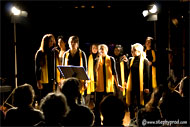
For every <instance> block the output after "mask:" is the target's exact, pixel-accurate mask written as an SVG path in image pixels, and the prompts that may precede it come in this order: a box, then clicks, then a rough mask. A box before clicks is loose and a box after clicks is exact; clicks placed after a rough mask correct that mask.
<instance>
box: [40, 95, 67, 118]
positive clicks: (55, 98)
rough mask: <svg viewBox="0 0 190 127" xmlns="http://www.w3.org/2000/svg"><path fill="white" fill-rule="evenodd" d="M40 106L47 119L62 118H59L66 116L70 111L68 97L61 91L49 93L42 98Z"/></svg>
mask: <svg viewBox="0 0 190 127" xmlns="http://www.w3.org/2000/svg"><path fill="white" fill-rule="evenodd" d="M40 108H41V110H42V111H43V113H44V116H45V119H46V120H47V119H48V120H49V119H50V120H51V119H53V120H60V119H59V118H62V117H65V116H66V115H67V114H68V113H69V111H70V108H69V106H68V104H67V99H66V97H65V95H64V94H63V93H61V92H56V93H55V92H51V93H48V94H47V95H46V96H45V97H44V98H43V99H42V100H41V102H40Z"/></svg>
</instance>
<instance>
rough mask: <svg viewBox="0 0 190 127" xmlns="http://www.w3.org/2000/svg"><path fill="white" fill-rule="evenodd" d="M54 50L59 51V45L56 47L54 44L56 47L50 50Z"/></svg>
mask: <svg viewBox="0 0 190 127" xmlns="http://www.w3.org/2000/svg"><path fill="white" fill-rule="evenodd" d="M56 50H57V51H59V47H58V46H56V47H54V48H52V50H51V51H53V52H54V51H56Z"/></svg>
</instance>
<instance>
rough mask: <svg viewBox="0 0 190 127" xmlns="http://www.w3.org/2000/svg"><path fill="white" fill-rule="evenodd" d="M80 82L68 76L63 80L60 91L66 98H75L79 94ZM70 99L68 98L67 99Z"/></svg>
mask: <svg viewBox="0 0 190 127" xmlns="http://www.w3.org/2000/svg"><path fill="white" fill-rule="evenodd" d="M80 89H81V84H80V82H79V80H78V79H77V78H74V77H70V78H67V79H65V80H64V82H63V85H62V88H61V92H62V93H63V94H65V96H66V97H67V99H68V100H69V99H76V98H77V97H79V95H80ZM69 101H70V100H69Z"/></svg>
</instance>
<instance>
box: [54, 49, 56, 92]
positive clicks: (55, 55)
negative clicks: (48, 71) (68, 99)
mask: <svg viewBox="0 0 190 127" xmlns="http://www.w3.org/2000/svg"><path fill="white" fill-rule="evenodd" d="M53 67H54V68H53V92H55V87H56V84H57V83H56V49H54V50H53Z"/></svg>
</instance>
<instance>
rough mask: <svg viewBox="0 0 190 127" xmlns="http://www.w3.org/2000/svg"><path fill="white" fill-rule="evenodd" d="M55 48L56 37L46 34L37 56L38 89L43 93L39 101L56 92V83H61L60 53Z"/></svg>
mask: <svg viewBox="0 0 190 127" xmlns="http://www.w3.org/2000/svg"><path fill="white" fill-rule="evenodd" d="M55 46H56V42H55V37H54V35H53V34H46V35H44V36H43V38H42V41H41V45H40V48H39V49H38V51H37V52H36V54H35V74H36V80H37V87H38V89H39V90H40V92H41V97H40V98H39V99H41V98H42V97H44V96H46V94H48V93H49V92H52V91H55V89H56V86H55V85H56V84H55V82H56V83H59V82H60V72H59V71H58V69H57V68H56V66H57V65H59V60H58V52H57V50H55V48H54V47H55ZM40 92H39V93H40ZM39 96H40V95H39Z"/></svg>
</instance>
